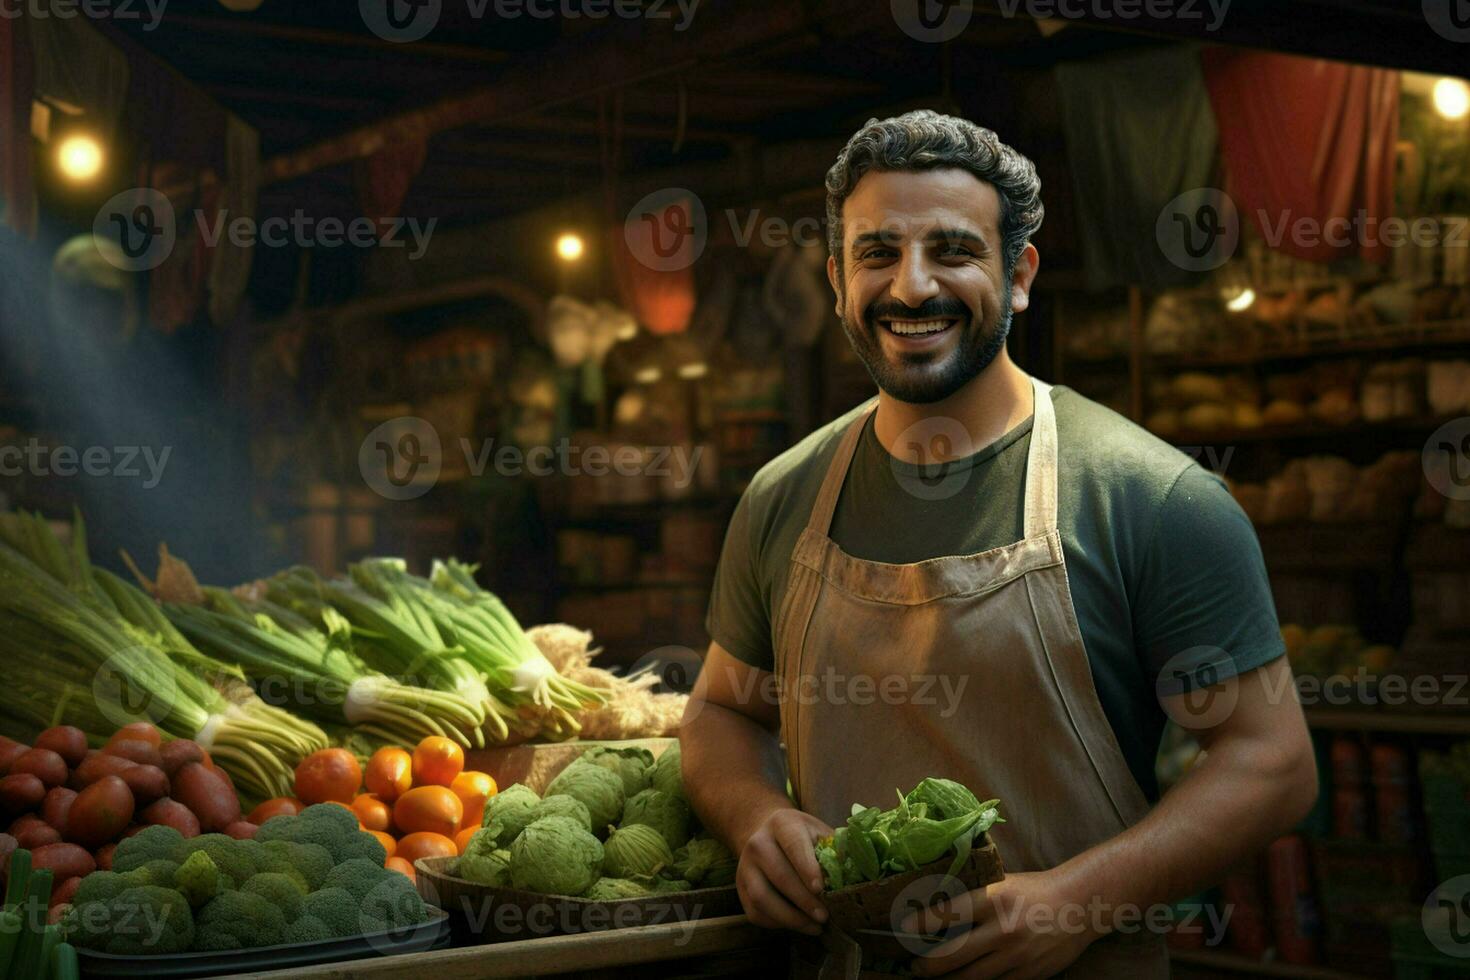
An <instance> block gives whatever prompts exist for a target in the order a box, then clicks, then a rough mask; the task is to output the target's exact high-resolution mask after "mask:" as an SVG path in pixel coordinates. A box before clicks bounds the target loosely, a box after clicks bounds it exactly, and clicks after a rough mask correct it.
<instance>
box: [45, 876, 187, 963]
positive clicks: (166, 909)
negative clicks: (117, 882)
mask: <svg viewBox="0 0 1470 980" xmlns="http://www.w3.org/2000/svg"><path fill="white" fill-rule="evenodd" d="M67 941H68V942H70V943H71V944H72V945H80V946H85V947H87V948H89V949H95V950H97V951H98V952H103V953H112V954H114V955H118V956H153V955H157V954H162V953H182V952H184V951H185V950H187V949H188V948H189V946H190V945H191V944H192V943H193V941H194V918H193V915H192V914H191V913H190V911H189V903H188V902H187V901H185V900H184V896H182V895H180V894H179V893H178V892H176V891H174V890H173V889H172V888H160V887H158V886H156V885H144V886H141V887H135V888H125V889H123V890H122V891H120V892H118V893H117V894H115V895H113V896H112V897H111V898H108V899H106V900H103V901H93V902H88V903H87V904H86V905H76V906H73V909H72V913H71V914H70V915H69V916H68V922H67Z"/></svg>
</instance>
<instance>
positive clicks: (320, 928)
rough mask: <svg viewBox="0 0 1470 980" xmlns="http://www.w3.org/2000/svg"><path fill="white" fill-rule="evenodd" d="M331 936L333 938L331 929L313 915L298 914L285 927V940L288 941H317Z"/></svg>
mask: <svg viewBox="0 0 1470 980" xmlns="http://www.w3.org/2000/svg"><path fill="white" fill-rule="evenodd" d="M331 938H333V936H332V930H330V929H328V928H327V924H326V923H325V922H323V921H322V920H321V919H318V918H317V917H316V916H314V915H303V916H299V917H298V918H297V919H296V921H295V922H293V923H291V924H290V925H289V926H287V927H286V942H288V943H293V944H295V943H319V942H322V941H323V940H326V939H331Z"/></svg>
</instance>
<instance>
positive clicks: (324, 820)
mask: <svg viewBox="0 0 1470 980" xmlns="http://www.w3.org/2000/svg"><path fill="white" fill-rule="evenodd" d="M255 839H256V841H258V842H260V843H261V844H265V843H267V842H269V841H274V840H289V841H296V842H298V843H302V844H320V845H321V846H322V847H325V848H326V849H327V851H328V852H329V853H330V854H331V855H332V860H333V861H334V862H335V863H337V864H341V863H343V862H344V861H350V860H352V859H353V858H366V859H367V860H369V861H373V862H374V863H376V864H377V865H378V866H379V867H382V865H383V862H384V861H386V860H387V859H388V852H387V851H385V850H383V845H382V844H380V843H379V842H378V839H377V838H376V837H374V836H373V835H372V834H369V833H366V832H364V831H362V830H361V829H359V828H358V826H357V817H356V816H354V815H353V813H352V811H351V810H349V809H347V808H346V807H345V806H341V805H340V804H337V803H318V804H316V805H315V806H309V807H307V808H306V809H305V810H302V811H301V812H300V813H298V814H296V815H295V816H294V817H293V816H280V817H272V818H271V819H269V820H267V821H266V822H265V823H264V824H262V825H261V827H260V830H259V831H258V832H257V833H256V835H255Z"/></svg>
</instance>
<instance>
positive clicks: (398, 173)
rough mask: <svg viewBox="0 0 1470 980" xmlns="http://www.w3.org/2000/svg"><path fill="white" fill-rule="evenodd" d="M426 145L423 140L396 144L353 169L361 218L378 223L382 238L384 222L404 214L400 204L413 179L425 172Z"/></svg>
mask: <svg viewBox="0 0 1470 980" xmlns="http://www.w3.org/2000/svg"><path fill="white" fill-rule="evenodd" d="M428 155H429V145H428V143H426V142H425V141H424V140H409V141H407V142H403V143H397V144H394V145H393V146H390V147H388V148H387V149H384V150H379V151H378V152H377V153H374V154H373V155H372V156H370V157H367V158H366V159H363V160H358V161H357V163H356V165H355V166H354V168H353V175H352V176H353V184H354V187H355V189H356V192H357V206H358V208H359V209H360V210H361V211H362V213H363V215H365V216H366V217H368V218H370V219H371V220H372V221H374V222H375V223H377V224H378V225H379V226H380V228H381V229H382V230H381V233H382V234H387V232H388V229H387V228H386V227H383V221H384V219H386V218H392V217H398V216H401V215H402V214H403V202H404V200H405V199H406V198H407V197H408V189H409V188H410V187H411V186H413V181H414V178H415V177H417V176H418V175H419V171H420V170H422V169H424V161H425V160H426V159H427V158H428Z"/></svg>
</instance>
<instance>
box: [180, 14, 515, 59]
mask: <svg viewBox="0 0 1470 980" xmlns="http://www.w3.org/2000/svg"><path fill="white" fill-rule="evenodd" d="M166 22H167V24H168V25H169V26H178V27H182V28H184V29H185V30H187V31H189V32H190V33H208V34H228V35H232V36H235V37H258V38H264V39H266V40H271V41H297V42H300V43H302V44H306V45H313V46H316V47H331V48H359V49H364V50H372V51H378V52H381V53H390V52H391V53H392V55H393V56H394V57H395V58H399V57H408V58H432V59H434V60H435V61H467V62H472V63H476V64H484V65H497V64H502V63H504V62H505V61H506V60H507V59H508V58H509V57H510V55H508V54H507V53H506V52H504V51H493V50H487V49H485V48H477V47H474V46H472V45H468V44H444V43H442V42H437V41H418V42H415V43H414V44H398V43H395V42H393V41H385V40H383V39H382V38H380V37H377V36H376V35H373V36H368V37H364V36H363V35H360V34H347V33H344V32H342V31H327V30H321V29H319V28H315V27H296V26H293V25H290V24H272V23H270V22H268V21H260V20H256V19H254V18H244V17H234V16H226V17H200V16H198V15H197V14H169V15H168V17H167V18H166Z"/></svg>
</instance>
